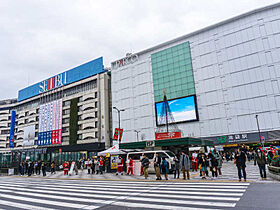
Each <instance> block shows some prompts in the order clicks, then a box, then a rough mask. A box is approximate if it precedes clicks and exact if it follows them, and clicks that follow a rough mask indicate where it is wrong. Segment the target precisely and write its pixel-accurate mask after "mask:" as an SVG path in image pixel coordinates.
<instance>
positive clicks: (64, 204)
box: [0, 179, 249, 210]
mask: <svg viewBox="0 0 280 210" xmlns="http://www.w3.org/2000/svg"><path fill="white" fill-rule="evenodd" d="M55 181H57V182H55ZM156 184H158V185H156ZM211 184H212V183H207V184H205V183H203V184H202V183H169V182H167V183H165V182H161V183H156V182H153V183H149V182H141V181H139V182H135V183H127V182H122V181H115V182H110V181H108V182H94V181H91V182H83V181H80V184H79V183H78V182H76V181H73V182H72V181H71V180H68V181H67V182H60V180H52V181H47V180H41V182H39V181H34V179H17V180H15V181H12V180H11V179H10V180H6V181H5V180H1V181H0V198H1V201H0V204H1V205H3V206H11V204H12V203H16V204H17V205H19V206H21V205H22V206H21V207H22V208H23V209H48V208H50V209H60V208H69V209H70V208H73V209H77V208H78V209H97V208H102V206H108V205H110V206H123V207H131V208H133V207H135V208H153V209H175V210H179V209H186V210H189V209H205V208H208V209H209V208H211V209H213V208H218V209H220V208H231V207H235V205H236V203H237V202H238V201H239V200H240V198H241V196H242V195H243V193H244V192H245V191H246V189H247V187H248V186H249V183H240V184H238V183H228V185H227V184H226V183H215V182H214V183H213V185H211ZM223 187H224V188H223ZM232 188H233V189H232ZM206 195H207V196H206ZM73 201H74V202H73ZM46 205H47V207H45V206H46ZM15 207H16V206H15ZM35 207H36V208H35Z"/></svg>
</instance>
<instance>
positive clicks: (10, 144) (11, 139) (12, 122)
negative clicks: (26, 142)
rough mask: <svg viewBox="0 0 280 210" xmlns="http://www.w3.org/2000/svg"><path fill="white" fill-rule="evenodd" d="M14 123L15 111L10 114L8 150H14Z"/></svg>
mask: <svg viewBox="0 0 280 210" xmlns="http://www.w3.org/2000/svg"><path fill="white" fill-rule="evenodd" d="M15 121H16V111H15V110H12V112H11V126H10V138H9V148H14V140H15Z"/></svg>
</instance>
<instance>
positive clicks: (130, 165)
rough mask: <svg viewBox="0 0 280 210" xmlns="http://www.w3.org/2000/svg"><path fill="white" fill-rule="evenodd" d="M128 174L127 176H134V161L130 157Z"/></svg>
mask: <svg viewBox="0 0 280 210" xmlns="http://www.w3.org/2000/svg"><path fill="white" fill-rule="evenodd" d="M127 162H128V163H127V173H126V175H133V159H132V158H131V157H130V158H129V160H128V161H127Z"/></svg>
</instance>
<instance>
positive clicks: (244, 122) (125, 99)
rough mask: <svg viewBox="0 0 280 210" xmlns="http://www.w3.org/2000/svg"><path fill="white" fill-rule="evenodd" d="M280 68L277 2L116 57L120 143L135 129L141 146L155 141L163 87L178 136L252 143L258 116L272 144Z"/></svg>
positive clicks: (277, 127)
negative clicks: (120, 110) (121, 130)
mask: <svg viewBox="0 0 280 210" xmlns="http://www.w3.org/2000/svg"><path fill="white" fill-rule="evenodd" d="M279 67H280V4H274V5H271V6H267V7H264V8H260V9H256V10H254V11H250V12H248V13H245V14H242V15H239V16H237V17H234V18H231V19H228V20H225V21H223V22H220V23H217V24H215V25H212V26H209V27H206V28H203V29H201V30H198V31H195V32H193V33H190V34H187V35H184V36H182V37H178V38H176V39H173V40H170V41H168V42H165V43H162V44H159V45H157V46H154V47H152V48H149V49H146V50H144V51H141V52H137V53H133V54H129V55H128V56H126V57H124V58H121V59H118V60H116V61H114V62H112V63H111V68H112V71H111V75H112V78H111V79H112V80H111V81H112V82H111V83H112V106H113V107H114V106H115V107H117V108H118V109H124V110H125V111H123V112H121V128H123V129H124V134H123V139H122V142H135V141H137V133H136V131H137V132H138V131H139V132H140V133H139V141H140V140H153V139H155V132H156V131H157V129H158V127H159V126H157V124H160V120H162V119H160V118H161V116H160V112H161V107H162V101H163V93H162V91H163V90H164V89H165V90H166V95H167V98H168V100H169V105H170V108H171V111H172V114H173V117H174V122H175V123H176V125H177V126H178V128H179V129H180V130H181V131H182V133H181V135H182V137H187V136H192V137H199V138H207V139H213V140H214V141H215V143H216V144H239V143H257V142H259V141H260V137H259V134H258V129H257V124H256V115H258V120H259V126H260V131H261V139H264V140H265V141H270V142H271V141H277V140H279V139H280V118H279V114H280V105H279V104H280V89H279V86H280V68H279ZM176 103H177V106H175V104H176ZM112 115H113V129H115V128H118V115H117V112H116V110H114V109H113V110H112ZM163 124H164V122H163Z"/></svg>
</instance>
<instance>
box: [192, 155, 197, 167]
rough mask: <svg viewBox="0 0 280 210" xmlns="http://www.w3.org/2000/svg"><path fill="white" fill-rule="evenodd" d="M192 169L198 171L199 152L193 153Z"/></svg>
mask: <svg viewBox="0 0 280 210" xmlns="http://www.w3.org/2000/svg"><path fill="white" fill-rule="evenodd" d="M192 171H197V152H196V151H194V153H192Z"/></svg>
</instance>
